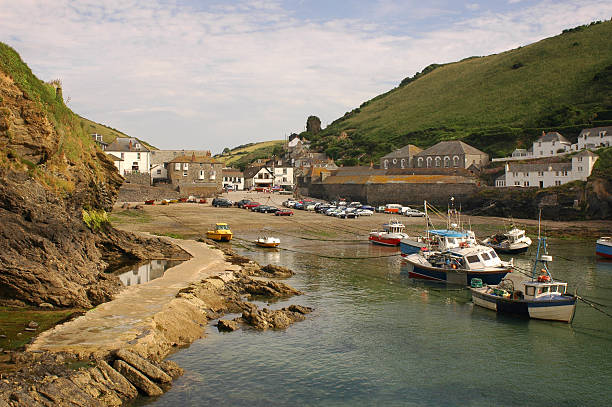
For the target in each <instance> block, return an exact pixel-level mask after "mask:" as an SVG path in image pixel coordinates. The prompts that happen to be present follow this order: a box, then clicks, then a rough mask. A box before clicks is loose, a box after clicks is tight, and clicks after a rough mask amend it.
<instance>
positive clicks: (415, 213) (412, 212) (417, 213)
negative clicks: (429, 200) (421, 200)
mask: <svg viewBox="0 0 612 407" xmlns="http://www.w3.org/2000/svg"><path fill="white" fill-rule="evenodd" d="M404 215H405V216H421V217H422V216H425V213H424V212H421V211H417V210H416V209H410V210H409V211H406V212H405V213H404Z"/></svg>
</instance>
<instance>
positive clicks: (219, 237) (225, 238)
mask: <svg viewBox="0 0 612 407" xmlns="http://www.w3.org/2000/svg"><path fill="white" fill-rule="evenodd" d="M206 237H207V238H208V239H212V240H216V241H217V242H229V241H230V240H232V234H231V233H216V232H206Z"/></svg>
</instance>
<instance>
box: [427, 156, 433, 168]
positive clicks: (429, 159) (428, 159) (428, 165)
mask: <svg viewBox="0 0 612 407" xmlns="http://www.w3.org/2000/svg"><path fill="white" fill-rule="evenodd" d="M432 162H433V158H431V157H427V168H430V167H431V166H432V165H431V164H432Z"/></svg>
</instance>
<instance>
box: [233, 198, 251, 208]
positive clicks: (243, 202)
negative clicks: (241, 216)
mask: <svg viewBox="0 0 612 407" xmlns="http://www.w3.org/2000/svg"><path fill="white" fill-rule="evenodd" d="M249 202H251V200H250V199H241V200H239V201H238V202H236V203H235V204H234V205H236V206H237V207H239V208H242V207H243V206H244V205H246V204H248V203H249Z"/></svg>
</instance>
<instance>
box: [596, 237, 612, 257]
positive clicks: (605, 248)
mask: <svg viewBox="0 0 612 407" xmlns="http://www.w3.org/2000/svg"><path fill="white" fill-rule="evenodd" d="M595 254H597V255H598V256H601V257H605V258H606V259H612V242H607V241H599V240H598V241H597V244H596V245H595Z"/></svg>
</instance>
